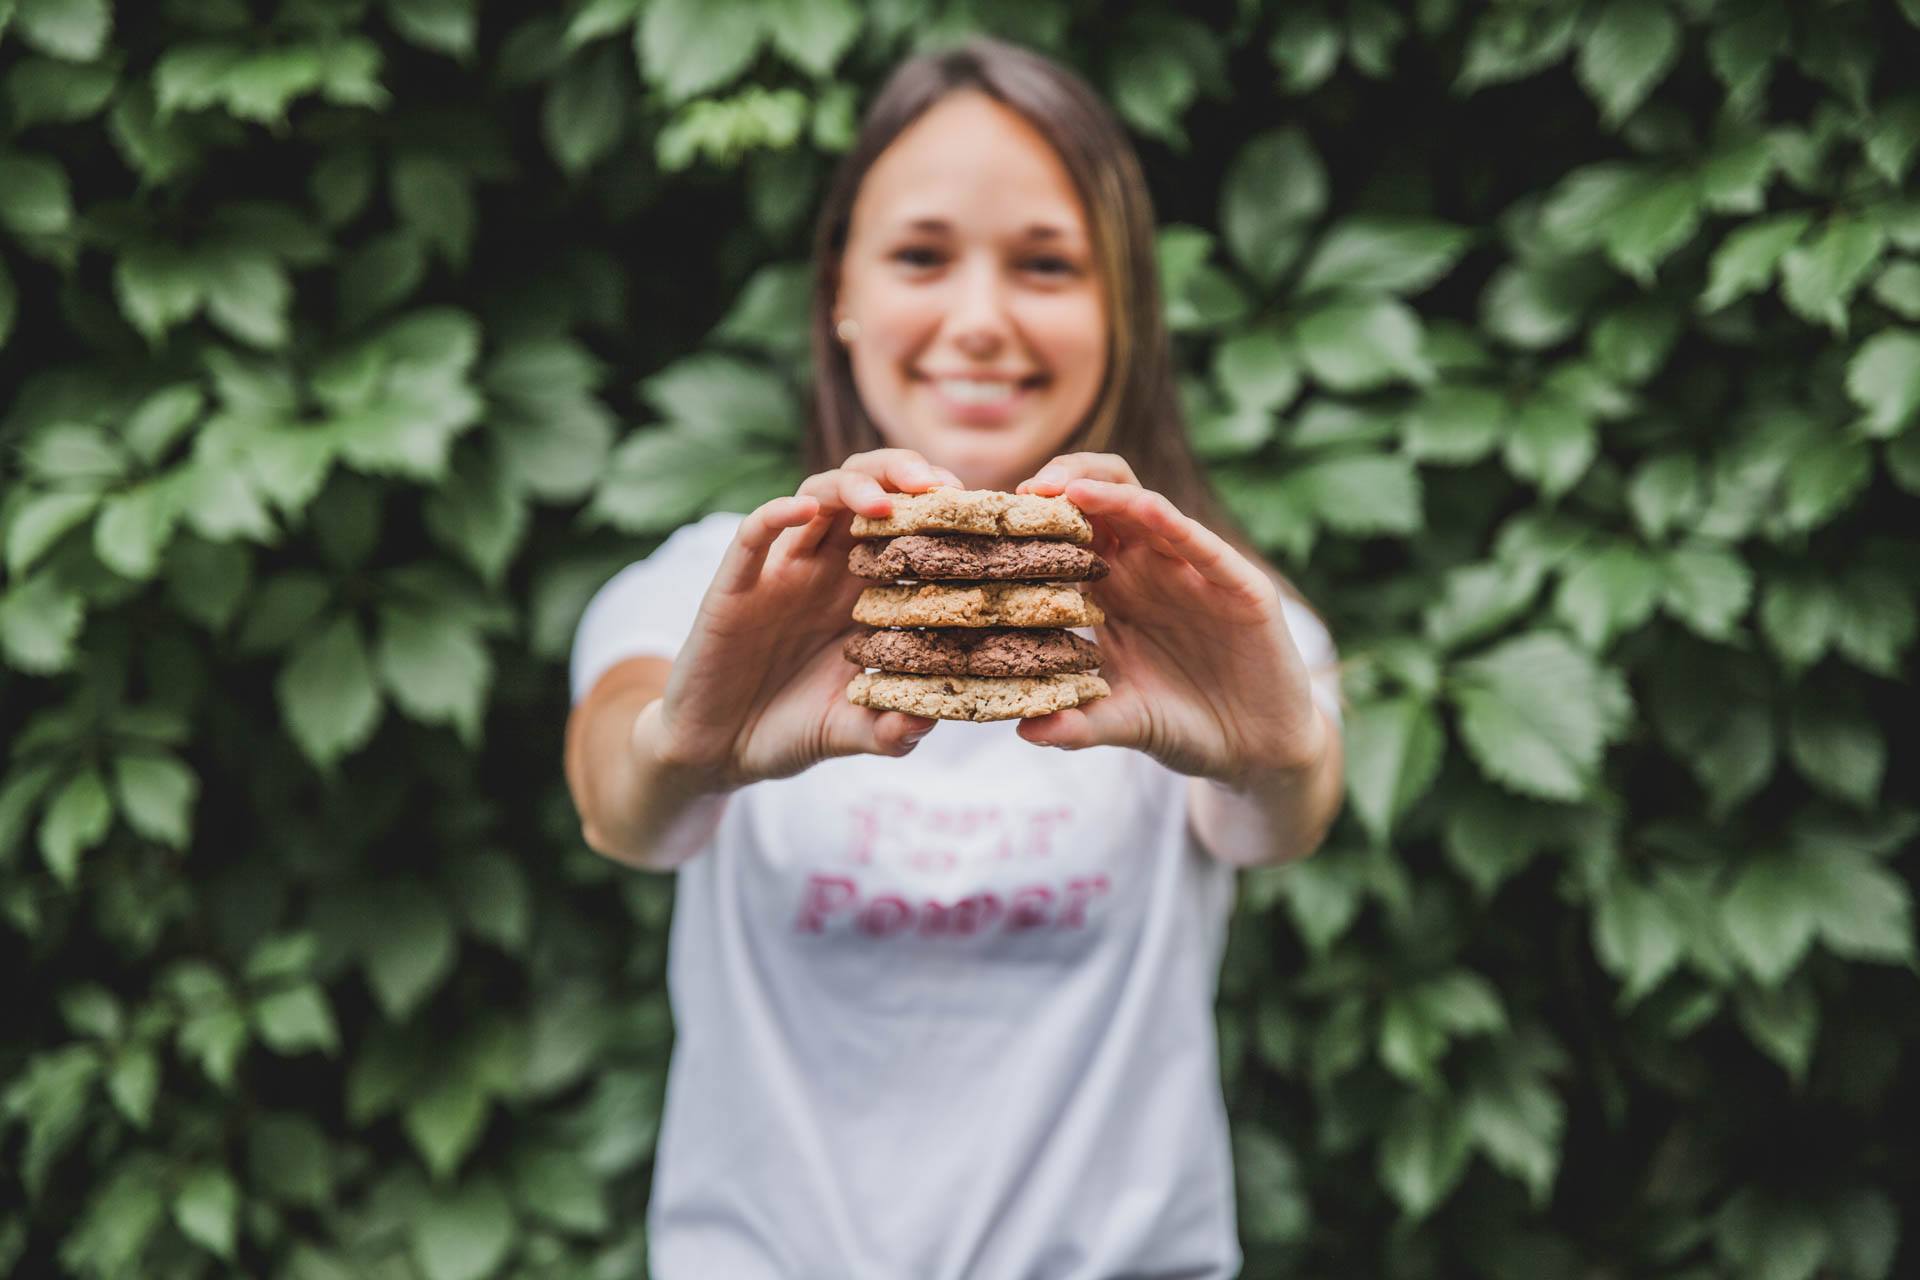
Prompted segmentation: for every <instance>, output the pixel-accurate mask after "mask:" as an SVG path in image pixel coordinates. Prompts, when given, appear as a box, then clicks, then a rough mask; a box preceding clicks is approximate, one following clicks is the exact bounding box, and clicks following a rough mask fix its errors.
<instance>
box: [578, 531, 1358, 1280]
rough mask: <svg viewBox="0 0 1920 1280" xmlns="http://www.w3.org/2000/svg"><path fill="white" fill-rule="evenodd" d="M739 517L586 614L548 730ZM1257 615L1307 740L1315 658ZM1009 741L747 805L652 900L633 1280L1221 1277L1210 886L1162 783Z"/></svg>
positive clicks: (642, 646) (968, 746) (1159, 770)
mask: <svg viewBox="0 0 1920 1280" xmlns="http://www.w3.org/2000/svg"><path fill="white" fill-rule="evenodd" d="M740 519H741V517H740V516H738V515H733V514H729V513H716V514H714V515H710V516H708V517H706V518H705V519H703V520H700V521H698V522H696V523H694V524H691V525H687V526H685V527H683V528H681V529H680V530H678V531H677V532H676V533H674V534H673V536H672V537H670V538H669V539H667V541H666V542H664V543H663V544H662V545H661V546H660V548H659V549H658V550H656V551H655V552H654V554H653V555H651V556H650V557H648V558H647V559H645V560H642V561H639V562H637V563H635V564H633V565H630V566H628V567H627V568H626V569H624V570H622V571H621V572H620V573H618V574H617V575H615V576H614V578H613V579H612V580H611V581H609V582H608V583H607V584H606V585H605V586H604V587H603V588H601V590H600V592H599V593H598V594H597V595H596V596H595V597H594V599H593V601H592V603H591V604H589V606H588V607H587V610H586V613H585V615H584V617H583V618H582V619H581V622H580V629H579V632H578V634H577V636H576V638H575V641H574V648H573V662H572V685H573V696H574V698H575V700H576V701H577V700H578V699H579V698H580V697H581V696H582V695H584V694H585V693H586V691H587V690H588V689H589V688H590V687H591V686H592V684H593V682H594V680H595V679H596V678H597V677H598V676H599V675H600V673H601V672H603V671H605V670H606V669H607V668H608V667H609V666H611V665H613V664H614V663H615V662H618V661H620V660H621V659H623V658H628V657H633V656H636V655H642V654H652V655H659V656H663V657H672V656H674V655H675V654H676V653H677V652H678V650H679V648H680V645H681V644H682V642H683V641H684V640H685V638H686V635H687V633H688V631H689V630H690V629H691V627H692V623H693V619H694V616H695V612H696V610H697V608H698V606H699V603H700V600H701V598H702V597H703V596H704V595H705V593H706V589H707V585H708V584H709V582H710V581H711V580H712V577H713V574H714V572H715V570H716V569H717V568H718V567H719V563H720V558H721V556H722V554H723V553H724V552H725V550H726V547H727V545H728V542H729V541H730V540H731V538H732V537H733V535H734V533H735V531H736V529H737V528H738V525H739V522H740ZM1286 617H1287V623H1288V626H1289V628H1290V629H1291V630H1292V633H1293V635H1294V637H1295V641H1296V643H1297V644H1298V645H1299V646H1300V649H1301V653H1302V657H1303V658H1304V659H1305V660H1306V662H1307V665H1308V667H1309V669H1310V670H1313V671H1314V672H1315V694H1316V697H1318V698H1319V699H1320V700H1321V702H1322V704H1323V705H1325V706H1326V707H1327V709H1328V711H1329V713H1330V714H1332V715H1333V716H1335V717H1337V716H1338V715H1339V707H1338V698H1337V689H1336V685H1335V676H1334V673H1333V670H1332V663H1333V661H1334V654H1333V651H1332V648H1331V645H1330V643H1329V640H1328V637H1327V634H1326V631H1325V630H1324V628H1322V627H1321V626H1320V624H1319V622H1318V621H1317V620H1316V619H1314V617H1313V616H1312V614H1311V613H1309V612H1308V611H1307V610H1306V609H1304V608H1301V607H1300V606H1298V605H1295V604H1293V603H1292V602H1291V601H1289V602H1288V604H1287V615H1286ZM1080 634H1082V635H1091V632H1090V631H1089V630H1084V629H1083V630H1081V632H1080ZM1016 723H1017V722H1015V721H1010V720H1009V721H997V722H993V723H988V724H968V723H963V722H958V721H942V722H940V723H939V724H937V725H936V726H935V727H934V729H933V731H932V732H931V733H930V734H929V735H928V736H927V737H926V739H925V740H924V741H923V742H922V743H921V744H920V746H919V747H918V748H917V749H916V750H915V751H914V752H913V753H912V754H910V755H908V756H906V757H904V758H900V759H895V758H891V757H881V756H865V755H862V756H852V757H847V758H843V759H836V760H828V761H825V762H823V763H821V764H818V765H815V766H814V767H813V768H811V769H808V770H807V771H805V772H803V773H801V774H798V775H796V776H794V777H791V778H783V779H779V780H775V781H769V782H759V783H755V784H753V785H752V786H749V787H746V788H744V789H742V790H741V791H738V792H736V793H735V794H734V795H733V796H732V797H731V798H730V799H729V801H728V803H727V807H726V810H725V812H724V816H723V818H722V819H721V822H720V825H719V828H718V830H717V832H716V833H715V836H714V839H713V842H712V844H711V845H709V846H708V847H707V848H705V849H703V850H702V851H701V852H700V853H699V854H698V855H697V856H695V857H694V858H692V859H691V860H690V861H688V862H686V863H685V864H683V865H682V866H681V867H680V869H679V871H678V872H677V873H676V874H677V875H678V877H679V881H678V884H677V887H676V891H675V902H674V911H673V922H672V926H671V930H670V935H669V943H668V970H667V986H668V994H669V998H670V1000H671V1004H672V1009H673V1018H674V1026H675V1041H674V1047H673V1057H672V1061H671V1064H670V1066H669V1069H668V1075H667V1091H666V1107H665V1113H664V1115H663V1117H662V1120H661V1128H660V1137H659V1145H658V1150H657V1153H656V1164H655V1169H654V1177H653V1192H652V1198H651V1201H650V1203H649V1204H648V1207H647V1228H648V1237H649V1240H648V1244H649V1264H650V1268H651V1270H652V1273H653V1275H654V1276H655V1277H656V1280H709V1278H711V1277H725V1278H726V1280H776V1278H777V1280H962V1278H963V1277H964V1278H966V1280H1096V1278H1106V1277H1118V1276H1122V1275H1125V1276H1147V1275H1153V1276H1181V1277H1193V1278H1196V1280H1200V1278H1212V1277H1228V1276H1232V1275H1235V1274H1236V1273H1237V1272H1238V1270H1239V1267H1240V1249H1239V1243H1238V1239H1237V1234H1236V1224H1235V1217H1234V1195H1233V1164H1232V1156H1231V1153H1230V1148H1229V1145H1228V1133H1227V1116H1226V1109H1225V1104H1224V1101H1223V1099H1222V1095H1221V1089H1220V1074H1219V1065H1218V1061H1217V1053H1216V1044H1217V1042H1216V1038H1215V1037H1216V1032H1215V1028H1214V1021H1213V1004H1214V997H1215V992H1216V988H1217V983H1218V978H1219V971H1220V958H1221V951H1222V948H1223V946H1224V943H1225V937H1226V926H1227V917H1228V914H1229V912H1230V910H1231V908H1232V903H1233V891H1234V880H1233V871H1232V869H1231V868H1230V867H1228V866H1227V865H1225V864H1224V863H1221V862H1219V861H1218V860H1216V859H1214V858H1212V857H1211V856H1210V855H1208V854H1207V853H1206V852H1205V850H1204V849H1203V848H1201V846H1200V845H1199V844H1198V843H1197V842H1195V841H1194V840H1193V838H1192V836H1191V835H1190V834H1189V832H1188V829H1187V790H1186V788H1187V779H1186V778H1184V777H1182V776H1180V775H1179V774H1176V773H1174V772H1173V771H1171V770H1169V769H1167V768H1165V767H1164V766H1162V765H1160V764H1159V763H1158V762H1156V761H1154V760H1153V759H1152V758H1151V757H1150V756H1147V755H1145V754H1144V753H1141V752H1138V751H1133V750H1129V749H1126V748H1121V747H1092V748H1087V749H1085V750H1081V751H1049V750H1045V749H1043V748H1039V747H1035V746H1033V745H1032V744H1030V743H1028V742H1025V741H1024V740H1022V739H1021V738H1019V737H1018V736H1017V735H1016V734H1015V733H1014V727H1015V725H1016Z"/></svg>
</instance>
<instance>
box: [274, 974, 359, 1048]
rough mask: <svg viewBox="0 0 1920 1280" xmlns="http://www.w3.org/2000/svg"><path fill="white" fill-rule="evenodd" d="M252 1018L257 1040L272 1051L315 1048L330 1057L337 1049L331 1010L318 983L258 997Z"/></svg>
mask: <svg viewBox="0 0 1920 1280" xmlns="http://www.w3.org/2000/svg"><path fill="white" fill-rule="evenodd" d="M253 1017H254V1023H255V1025H256V1026H257V1027H258V1028H259V1031H260V1039H261V1040H262V1041H263V1042H264V1043H265V1044H266V1045H267V1047H268V1048H270V1049H272V1050H273V1051H274V1052H275V1053H281V1054H288V1055H292V1054H298V1053H305V1052H306V1051H307V1050H309V1049H318V1050H320V1051H321V1052H322V1053H324V1054H326V1055H327V1056H329V1057H331V1056H333V1054H334V1053H335V1052H337V1051H338V1050H339V1048H340V1032H339V1030H338V1029H337V1028H336V1027H335V1026H334V1022H333V1009H332V1007H331V1006H330V1005H328V1003H327V997H326V994H325V993H324V992H323V991H321V989H320V985H319V984H318V983H314V982H303V983H301V984H300V985H298V986H296V987H289V988H288V989H286V990H284V991H275V992H273V993H272V994H270V995H266V996H263V997H261V998H260V1000H259V1001H258V1002H256V1003H255V1004H254V1006H253Z"/></svg>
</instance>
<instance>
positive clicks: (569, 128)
mask: <svg viewBox="0 0 1920 1280" xmlns="http://www.w3.org/2000/svg"><path fill="white" fill-rule="evenodd" d="M658 7H659V6H656V8H658ZM626 74H627V73H626V69H625V68H624V67H623V66H622V65H621V59H620V56H619V54H618V53H616V52H615V51H614V49H613V47H612V46H610V45H608V46H601V47H598V48H595V49H594V50H592V51H591V52H590V53H588V54H587V55H586V56H585V57H584V58H582V59H580V60H578V61H576V62H574V63H572V64H570V65H569V66H568V67H567V68H566V69H565V70H564V71H563V72H562V73H561V74H560V75H559V76H558V77H556V78H555V80H554V82H553V87H552V88H551V89H550V90H548V92H547V98H546V103H545V105H544V107H543V109H542V110H541V113H540V128H541V134H542V136H543V137H544V138H545V139H546V144H547V150H548V151H549V152H550V153H551V154H552V155H553V158H554V159H555V160H557V161H559V163H560V167H561V168H562V169H563V170H565V171H566V172H567V173H569V174H573V175H578V174H581V173H584V172H585V171H586V170H588V169H590V168H592V167H593V165H594V164H595V163H596V162H597V161H599V160H601V159H603V158H605V157H606V156H607V155H608V154H609V153H611V152H612V151H613V149H614V148H615V147H616V146H618V145H619V142H620V136H621V134H622V133H624V132H625V131H626V124H627V114H628V97H629V94H628V86H627V79H626Z"/></svg>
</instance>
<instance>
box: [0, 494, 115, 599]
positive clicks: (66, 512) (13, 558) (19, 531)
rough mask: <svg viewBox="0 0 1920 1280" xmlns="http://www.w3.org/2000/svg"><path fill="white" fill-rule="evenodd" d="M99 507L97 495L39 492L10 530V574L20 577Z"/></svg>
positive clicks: (17, 514)
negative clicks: (63, 536)
mask: <svg viewBox="0 0 1920 1280" xmlns="http://www.w3.org/2000/svg"><path fill="white" fill-rule="evenodd" d="M99 505H100V495H99V494H97V493H62V492H55V493H37V494H34V495H33V496H31V497H29V498H28V499H27V500H26V501H25V502H23V503H21V504H20V506H19V507H18V508H16V510H15V513H14V517H13V524H12V526H11V527H10V528H9V529H8V530H7V572H8V573H9V574H10V575H12V576H13V577H16V578H17V577H19V576H20V575H21V574H23V573H25V572H26V571H27V570H28V569H30V568H32V567H33V564H34V562H35V561H36V560H38V559H39V558H40V557H41V556H43V555H45V554H46V552H47V551H48V549H49V548H51V547H52V546H53V545H54V544H55V543H57V542H58V541H59V540H60V538H61V537H62V535H64V534H65V533H66V532H67V531H68V530H69V529H72V528H73V527H74V526H75V525H77V524H79V523H80V522H81V521H83V520H85V519H86V518H87V517H89V516H91V515H92V514H93V512H94V508H96V507H98V506H99Z"/></svg>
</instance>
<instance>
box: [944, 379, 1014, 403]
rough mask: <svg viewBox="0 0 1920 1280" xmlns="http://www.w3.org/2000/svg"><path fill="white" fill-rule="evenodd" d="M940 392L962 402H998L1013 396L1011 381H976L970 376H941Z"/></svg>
mask: <svg viewBox="0 0 1920 1280" xmlns="http://www.w3.org/2000/svg"><path fill="white" fill-rule="evenodd" d="M938 385H939V387H940V394H942V395H944V396H948V397H950V398H952V399H954V400H958V401H959V402H960V403H962V404H999V403H1001V402H1002V401H1005V400H1011V399H1012V398H1013V384H1012V383H1011V382H976V381H974V380H973V379H971V378H942V379H941V380H940V382H939V384H938Z"/></svg>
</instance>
